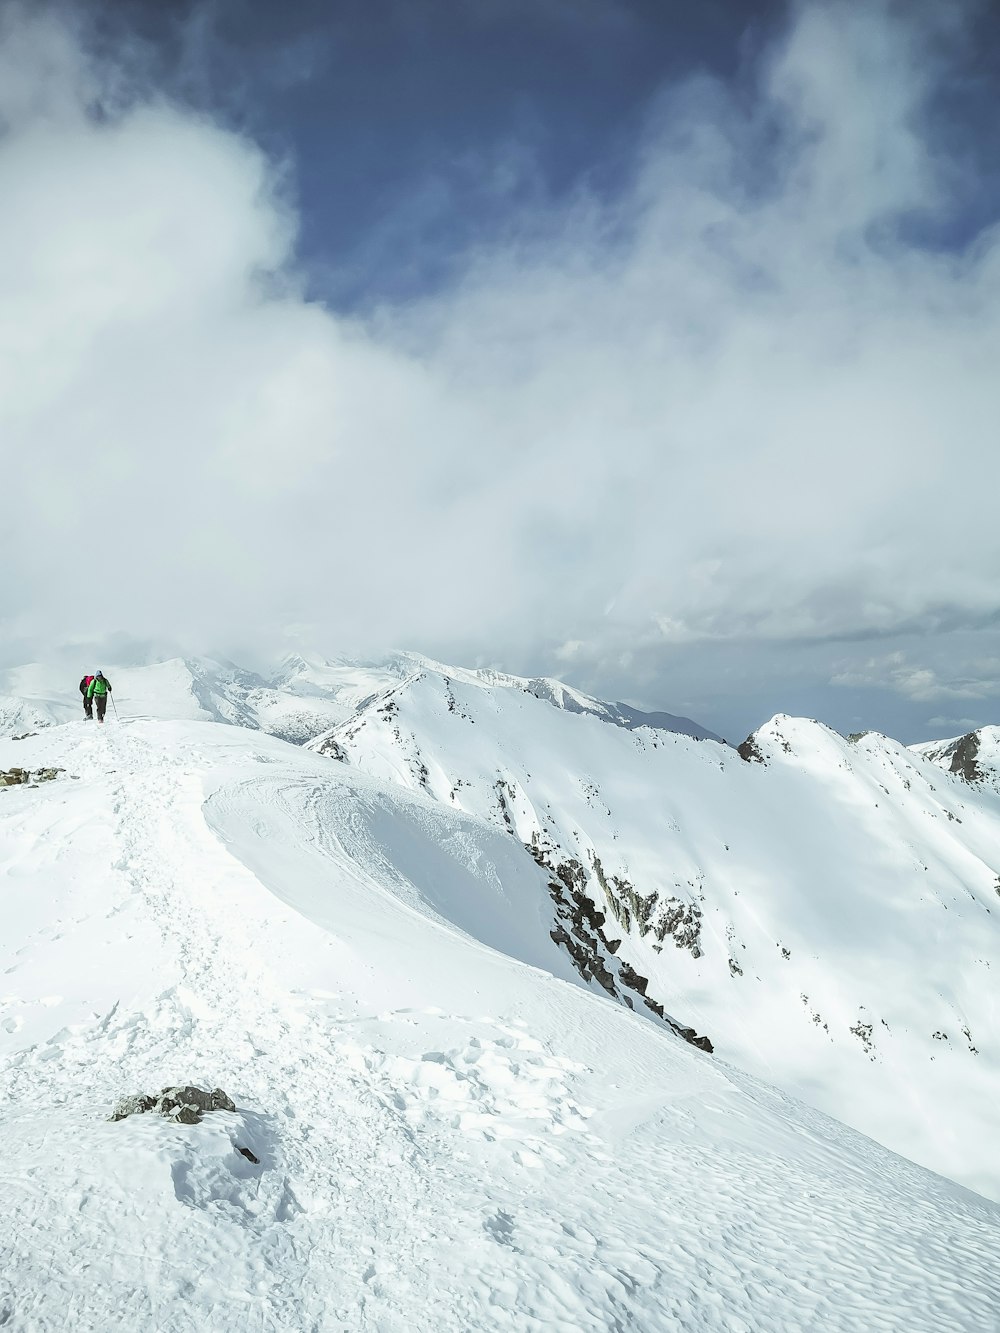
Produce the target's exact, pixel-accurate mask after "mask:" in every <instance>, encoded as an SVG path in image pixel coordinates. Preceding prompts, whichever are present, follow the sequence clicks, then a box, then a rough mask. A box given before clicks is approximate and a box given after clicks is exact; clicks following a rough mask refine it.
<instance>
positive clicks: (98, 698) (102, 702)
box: [94, 694, 108, 722]
mask: <svg viewBox="0 0 1000 1333" xmlns="http://www.w3.org/2000/svg"><path fill="white" fill-rule="evenodd" d="M94 703H95V704H97V720H98V722H103V721H104V714H105V713H106V712H107V708H108V696H107V695H106V694H95V695H94Z"/></svg>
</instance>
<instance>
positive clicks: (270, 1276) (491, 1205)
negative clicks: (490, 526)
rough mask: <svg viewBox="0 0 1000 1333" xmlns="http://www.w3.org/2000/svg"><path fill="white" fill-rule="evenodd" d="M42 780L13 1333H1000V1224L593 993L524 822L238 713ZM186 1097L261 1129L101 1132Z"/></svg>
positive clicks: (171, 726) (20, 806) (18, 911)
mask: <svg viewBox="0 0 1000 1333" xmlns="http://www.w3.org/2000/svg"><path fill="white" fill-rule="evenodd" d="M539 706H543V705H539ZM549 711H550V712H552V713H553V715H555V710H552V709H551V708H549ZM590 725H593V726H595V727H602V728H603V730H604V731H605V732H607V733H608V734H612V733H614V734H619V735H621V736H622V737H623V738H625V739H626V740H627V739H628V733H626V732H618V730H617V729H613V728H610V727H606V726H604V724H602V723H600V722H597V721H593V722H591V723H590ZM692 744H694V743H693V742H692ZM15 754H16V759H17V761H18V762H22V763H24V764H26V765H30V766H34V767H43V766H51V767H57V766H58V767H62V768H65V770H66V773H67V776H66V778H65V781H61V782H59V783H48V784H44V785H43V786H41V787H37V788H30V787H16V788H11V789H8V790H7V791H6V792H4V793H0V1053H2V1062H0V1142H2V1144H3V1152H2V1154H0V1199H2V1200H3V1212H4V1225H3V1227H0V1323H2V1327H3V1328H4V1330H5V1333H6V1330H8V1329H10V1330H11V1331H12V1333H29V1330H30V1333H48V1331H49V1330H53V1331H54V1330H63V1329H67V1328H71V1329H74V1330H95V1331H96V1330H101V1333H104V1331H105V1330H108V1329H117V1328H150V1329H168V1328H169V1329H170V1330H172V1331H175V1333H195V1331H196V1330H197V1333H201V1331H202V1330H204V1329H206V1328H218V1329H226V1330H227V1331H228V1330H234V1331H238V1333H243V1331H244V1330H245V1331H246V1333H257V1331H258V1330H261V1331H263V1330H267V1331H268V1333H271V1331H273V1330H278V1331H279V1333H301V1331H302V1330H313V1331H314V1333H320V1331H321V1330H322V1331H325V1330H333V1329H337V1330H341V1329H344V1330H350V1331H351V1333H353V1331H354V1330H378V1331H379V1333H382V1331H383V1330H384V1331H386V1333H394V1331H396V1333H403V1331H404V1330H405V1331H406V1333H424V1331H426V1333H452V1331H453V1333H469V1331H470V1330H478V1329H482V1330H493V1329H498V1328H507V1329H512V1330H548V1329H556V1328H565V1329H573V1330H584V1331H587V1330H590V1331H592V1333H598V1331H600V1333H605V1331H606V1330H609V1329H622V1330H624V1329H627V1328H636V1329H644V1330H645V1329H649V1330H660V1329H662V1330H681V1331H682V1333H695V1331H698V1333H700V1331H702V1330H711V1331H712V1333H715V1331H716V1330H718V1331H719V1333H722V1331H725V1333H731V1330H733V1329H737V1328H743V1329H752V1330H755V1331H756V1330H765V1329H766V1330H768V1333H799V1330H802V1329H804V1328H822V1329H824V1330H832V1331H833V1333H837V1331H840V1330H844V1331H846V1330H851V1331H852V1333H870V1331H872V1330H876V1331H877V1330H893V1331H895V1330H898V1329H900V1328H905V1329H907V1330H908V1333H939V1330H941V1329H945V1328H947V1329H949V1330H956V1331H963V1330H964V1331H968V1333H980V1330H984V1329H989V1328H991V1327H995V1316H996V1310H997V1308H1000V1285H998V1279H997V1276H996V1266H995V1254H996V1252H997V1249H998V1246H1000V1208H998V1207H997V1206H996V1205H994V1204H992V1203H989V1202H987V1201H986V1200H984V1199H982V1198H979V1197H977V1196H975V1195H973V1194H971V1193H969V1192H968V1191H966V1190H964V1189H962V1188H961V1187H959V1186H956V1185H953V1184H952V1183H950V1182H949V1181H946V1180H944V1179H942V1178H940V1177H938V1176H934V1175H931V1174H929V1173H928V1172H926V1171H924V1170H923V1169H921V1168H919V1167H917V1166H914V1165H912V1164H910V1163H908V1162H906V1161H904V1160H902V1159H900V1158H898V1157H895V1156H894V1155H893V1154H892V1153H890V1152H887V1151H886V1150H885V1149H883V1148H881V1147H879V1146H878V1145H877V1144H875V1143H874V1142H872V1141H870V1140H867V1139H864V1138H862V1137H861V1136H859V1135H858V1134H857V1133H855V1132H853V1131H851V1130H849V1129H847V1128H845V1127H843V1126H842V1125H839V1124H837V1123H835V1122H833V1121H831V1120H828V1119H827V1118H826V1117H825V1116H823V1115H822V1114H820V1113H819V1112H817V1111H813V1110H810V1109H808V1108H807V1107H805V1106H804V1105H802V1104H800V1103H797V1102H794V1101H792V1100H789V1099H788V1098H787V1097H785V1096H783V1095H781V1094H780V1093H777V1092H775V1091H773V1090H771V1089H769V1088H768V1087H767V1086H765V1085H763V1084H761V1083H759V1082H757V1081H756V1080H755V1079H753V1078H752V1077H750V1076H748V1075H745V1074H742V1073H739V1072H737V1071H736V1070H735V1069H733V1068H732V1067H730V1066H728V1065H726V1064H725V1063H723V1062H721V1061H719V1060H717V1059H715V1058H713V1057H709V1056H706V1055H704V1054H702V1053H700V1052H697V1051H694V1050H692V1049H691V1048H690V1047H689V1046H687V1045H685V1044H684V1043H683V1042H679V1041H677V1040H675V1039H674V1038H673V1037H671V1036H670V1035H669V1033H667V1032H665V1031H664V1030H663V1029H662V1028H659V1027H657V1026H654V1025H653V1024H651V1023H648V1022H646V1021H645V1020H643V1019H641V1018H640V1017H638V1016H637V1015H635V1014H632V1013H630V1012H628V1010H627V1009H625V1008H623V1007H622V1006H621V1005H617V1004H615V1003H613V1002H611V1001H610V1000H608V999H606V998H602V997H601V996H599V995H597V994H593V993H591V992H590V991H588V990H587V989H586V988H585V987H584V986H583V985H581V984H580V982H579V978H577V976H576V973H575V971H574V970H573V969H572V964H571V963H570V962H569V960H568V959H567V957H566V955H565V953H563V952H561V951H560V950H559V949H558V948H557V947H556V946H555V945H554V943H553V942H552V941H551V939H550V938H549V936H548V934H547V932H546V931H545V929H544V927H545V924H546V917H545V907H544V904H546V903H547V901H548V900H547V894H546V889H545V876H544V874H543V872H542V870H541V868H540V867H538V866H537V865H536V864H535V863H534V861H533V860H531V858H530V857H527V855H524V856H523V861H522V860H521V859H519V857H520V856H521V854H520V853H519V850H518V844H517V843H516V841H515V840H514V839H512V838H511V837H510V835H509V834H508V833H507V832H506V831H505V830H504V829H502V828H500V827H499V826H497V825H496V824H494V823H491V822H489V821H486V820H483V819H482V818H480V817H479V816H477V815H476V814H474V813H464V814H463V813H461V812H458V811H451V810H448V809H446V808H444V807H443V806H442V805H440V804H437V805H436V804H435V803H434V801H433V800H432V798H431V797H429V796H427V795H426V794H424V793H421V792H419V791H415V792H407V791H404V790H403V789H402V788H401V786H400V785H399V784H398V783H395V784H392V785H387V784H385V783H383V782H382V781H380V780H379V779H377V778H374V777H370V776H365V775H363V774H359V773H357V772H354V771H352V770H350V769H349V768H347V767H345V766H343V765H341V764H336V763H332V762H331V761H330V760H328V759H324V758H323V757H321V756H317V755H313V754H310V753H308V752H304V751H302V750H300V749H297V748H295V747H292V746H290V745H287V744H285V743H283V742H281V741H278V740H272V739H269V738H267V737H265V736H261V735H255V734H253V733H251V732H247V731H245V730H241V729H239V728H236V727H232V726H224V725H219V724H217V723H206V722H175V723H155V722H149V723H146V722H143V723H128V724H125V725H122V726H120V727H117V728H116V727H115V726H114V725H113V724H109V725H108V726H107V727H106V729H105V730H104V732H98V731H97V730H96V728H94V727H92V726H90V725H89V724H85V723H83V722H82V721H81V722H74V723H71V724H69V725H64V726H54V727H51V728H49V729H48V730H46V731H45V732H43V733H41V734H40V735H39V736H37V737H31V738H28V739H27V740H25V741H21V742H17V743H14V742H10V741H3V742H0V765H4V766H9V765H10V764H11V763H12V762H13V761H14V760H13V759H12V756H14V755H15ZM735 762H737V763H739V760H736V761H735ZM74 779H75V780H74ZM429 780H430V781H434V780H436V779H435V775H434V773H433V771H432V772H431V774H430V779H429ZM512 918H514V919H512ZM172 1084H180V1085H185V1084H195V1085H197V1086H200V1087H204V1088H211V1087H215V1086H219V1087H222V1088H224V1089H225V1090H226V1092H227V1093H228V1094H230V1095H231V1096H232V1098H233V1100H234V1102H235V1104H236V1108H237V1109H236V1111H235V1112H228V1111H212V1112H210V1113H207V1114H206V1115H205V1116H204V1118H203V1120H202V1122H201V1123H200V1124H196V1125H190V1126H185V1125H178V1124H173V1123H171V1122H169V1121H167V1120H164V1119H162V1118H160V1117H152V1116H133V1117H130V1118H128V1119H125V1120H123V1121H121V1122H120V1123H111V1122H110V1121H109V1120H108V1119H107V1118H106V1117H107V1116H108V1115H109V1114H110V1112H111V1109H112V1107H113V1105H114V1104H115V1102H116V1101H117V1099H118V1098H119V1097H120V1096H121V1095H123V1094H125V1093H130V1092H135V1091H137V1090H141V1089H147V1090H148V1089H155V1088H159V1087H165V1086H168V1085H172ZM241 1148H247V1149H248V1150H250V1151H251V1153H252V1154H253V1156H255V1157H256V1158H258V1159H259V1160H258V1161H257V1162H256V1163H255V1162H253V1161H252V1160H250V1159H249V1158H247V1157H246V1156H245V1155H244V1154H243V1153H242V1152H241V1151H240V1149H241Z"/></svg>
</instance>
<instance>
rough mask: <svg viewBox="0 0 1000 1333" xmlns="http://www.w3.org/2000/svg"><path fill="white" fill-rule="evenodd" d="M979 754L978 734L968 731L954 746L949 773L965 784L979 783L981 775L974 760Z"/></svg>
mask: <svg viewBox="0 0 1000 1333" xmlns="http://www.w3.org/2000/svg"><path fill="white" fill-rule="evenodd" d="M978 754H979V732H978V731H970V732H969V733H968V735H966V736H963V737H962V739H961V740H960V741H959V742H958V744H957V745H956V746H955V752H954V754H953V755H952V756H951V772H952V773H957V774H958V775H959V777H962V778H964V779H965V781H966V782H979V781H980V779H981V778H982V776H983V774H982V771H981V770H980V767H979V765H978V764H977V763H976V758H977V756H978Z"/></svg>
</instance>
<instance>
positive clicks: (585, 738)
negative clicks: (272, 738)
mask: <svg viewBox="0 0 1000 1333" xmlns="http://www.w3.org/2000/svg"><path fill="white" fill-rule="evenodd" d="M311 748H314V749H316V750H317V751H318V752H319V753H326V754H328V755H330V756H331V757H333V758H335V759H338V760H340V761H342V762H345V763H347V764H348V765H350V766H351V767H352V768H357V769H359V770H361V771H363V772H365V773H368V774H370V775H372V776H374V777H376V778H378V779H380V780H382V781H384V782H388V783H393V784H397V785H400V786H403V787H405V788H407V789H409V790H413V791H422V792H424V793H426V794H427V795H428V796H429V797H431V798H432V799H433V800H435V801H437V802H439V803H440V804H442V805H445V806H446V807H450V808H452V809H456V810H465V811H469V812H471V813H474V814H476V815H478V816H479V817H480V818H482V819H484V820H487V821H489V822H492V823H493V824H494V825H495V826H496V827H497V828H500V829H505V830H506V831H507V833H508V835H509V836H510V837H511V839H512V841H514V842H515V843H517V844H519V845H520V846H521V847H522V848H523V849H524V854H525V855H526V856H530V857H532V858H533V859H534V860H536V861H537V862H538V863H539V864H540V866H542V867H543V868H544V869H546V871H547V872H548V886H549V892H550V897H551V899H552V905H551V910H552V918H551V922H550V934H552V936H553V938H554V939H555V940H556V941H557V942H558V943H560V944H561V945H562V947H563V949H564V952H566V953H567V954H568V955H569V956H570V957H571V958H573V959H574V961H575V963H576V965H577V967H578V970H579V971H580V973H581V975H582V976H583V977H584V979H585V980H587V981H588V983H589V984H590V985H591V986H592V987H593V988H594V989H595V990H599V989H602V988H603V989H604V990H606V991H608V992H609V993H610V994H613V995H615V996H616V997H617V998H618V999H619V1000H621V1001H622V1002H623V1003H625V1004H627V1005H629V1006H630V1007H634V1008H635V1009H636V1010H637V1012H640V1013H644V1014H646V1015H647V1016H652V1017H656V1016H657V1013H658V1012H660V1011H662V1012H663V1013H665V1014H666V1015H667V1016H668V1017H672V1018H673V1019H674V1020H675V1021H676V1022H677V1023H678V1024H679V1025H681V1026H683V1027H685V1028H686V1029H688V1030H689V1034H690V1035H694V1034H698V1035H699V1036H702V1035H703V1036H705V1037H707V1038H708V1039H709V1041H710V1042H711V1043H712V1044H713V1045H714V1047H715V1049H716V1050H717V1051H718V1052H719V1053H721V1054H723V1055H725V1056H726V1057H727V1058H728V1059H731V1060H733V1061H734V1062H736V1063H738V1064H740V1065H741V1066H742V1067H745V1068H747V1069H749V1070H752V1071H753V1072H754V1073H756V1074H758V1075H759V1076H760V1077H763V1078H767V1079H769V1080H771V1081H774V1082H776V1083H777V1084H778V1085H779V1086H781V1087H783V1088H785V1089H786V1090H787V1091H789V1092H792V1093H794V1094H795V1095H798V1096H803V1097H806V1098H808V1100H810V1101H811V1102H813V1103H814V1104H816V1105H818V1106H820V1107H822V1108H823V1109H824V1110H826V1111H828V1112H829V1113H831V1114H835V1115H837V1116H838V1117H839V1118H842V1119H844V1120H846V1121H847V1122H848V1123H851V1124H853V1125H855V1126H856V1127H858V1128H861V1129H863V1130H864V1131H865V1132H868V1133H870V1134H872V1135H873V1136H875V1137H877V1138H878V1139H880V1140H881V1141H882V1142H885V1143H887V1144H888V1145H890V1146H892V1147H894V1148H896V1149H897V1150H899V1151H901V1152H904V1153H905V1154H907V1155H908V1156H912V1157H913V1158H915V1159H916V1160H918V1161H921V1162H923V1163H925V1164H926V1165H929V1166H932V1167H933V1168H935V1169H937V1170H940V1171H942V1172H944V1173H946V1174H948V1175H951V1176H953V1177H956V1178H958V1179H961V1180H963V1181H964V1182H965V1183H967V1184H970V1185H971V1186H973V1187H975V1188H977V1189H980V1190H982V1191H985V1192H987V1193H989V1194H991V1195H993V1196H994V1197H996V1196H998V1195H1000V1149H998V1146H997V1144H996V1141H995V1136H994V1135H993V1132H992V1127H991V1126H992V1119H993V1112H992V1108H993V1106H994V1105H995V1104H996V1101H997V1098H998V1096H1000V1045H998V1043H997V1041H996V1038H995V1021H994V998H993V997H994V993H995V977H996V976H997V975H998V972H1000V932H998V926H1000V801H998V798H997V793H996V792H994V791H993V790H992V789H988V790H981V789H979V788H977V789H975V790H972V789H970V787H969V786H968V784H966V783H964V782H962V781H961V780H960V779H959V778H957V777H952V776H950V775H948V774H945V773H942V771H941V768H940V767H939V766H938V765H937V764H936V763H934V762H931V761H930V760H928V759H927V758H925V757H922V756H921V755H919V754H916V753H914V752H913V751H912V750H908V749H906V748H905V747H903V746H901V745H898V744H897V743H895V742H893V741H890V740H887V739H886V738H884V737H880V736H876V735H874V734H868V735H865V736H863V737H860V738H858V739H857V740H855V741H849V740H847V739H845V738H843V737H841V736H838V735H837V734H836V733H835V732H832V731H830V730H829V729H828V728H826V727H824V726H822V725H821V724H819V723H814V722H808V721H804V720H797V719H791V718H787V717H777V718H775V719H773V720H772V721H771V722H770V723H768V724H767V725H766V726H764V727H762V728H761V729H760V730H759V731H758V732H756V733H755V734H754V736H753V737H751V738H749V740H748V742H747V743H745V744H744V746H742V747H741V752H740V754H737V753H736V752H735V751H734V750H731V749H729V748H728V747H723V746H721V745H716V744H713V743H712V742H700V743H699V742H696V741H693V740H690V739H689V738H687V737H684V736H678V735H670V734H665V733H662V732H654V731H649V730H646V729H641V730H638V731H635V732H629V731H625V730H623V729H621V728H618V727H608V726H606V725H604V724H602V723H600V722H598V721H597V720H596V719H594V718H593V717H588V716H586V715H580V714H574V713H570V712H566V711H564V710H555V709H552V708H551V707H549V706H547V705H546V704H545V703H542V702H541V701H539V700H538V699H537V698H535V697H533V696H532V695H531V694H530V693H525V692H523V691H522V692H513V691H508V690H496V689H493V688H491V687H490V686H489V684H487V683H486V682H485V681H484V680H482V679H481V678H478V679H472V678H470V679H467V680H465V681H462V680H459V679H458V678H457V677H456V676H455V674H454V673H449V674H448V675H441V674H438V673H436V672H431V671H429V670H428V671H424V672H422V673H420V674H419V675H418V676H415V677H412V678H411V679H409V680H407V681H405V682H402V683H401V684H399V685H397V686H395V687H394V688H393V689H392V690H391V691H388V692H386V693H385V694H384V695H383V696H381V697H380V698H379V699H378V700H376V701H373V702H372V703H371V704H370V705H369V706H368V707H367V708H364V709H362V710H361V711H360V712H359V714H358V715H357V716H355V717H354V718H352V719H351V720H350V721H348V722H346V723H344V724H342V725H341V726H340V727H338V728H335V729H334V730H333V731H331V732H330V733H329V734H328V735H327V736H325V737H323V738H321V739H319V740H317V741H315V742H313V743H312V746H311ZM741 756H745V757H741ZM901 1086H902V1087H905V1088H906V1090H907V1091H906V1098H907V1106H908V1113H907V1114H906V1115H904V1116H901V1115H900V1114H899V1097H900V1087H901Z"/></svg>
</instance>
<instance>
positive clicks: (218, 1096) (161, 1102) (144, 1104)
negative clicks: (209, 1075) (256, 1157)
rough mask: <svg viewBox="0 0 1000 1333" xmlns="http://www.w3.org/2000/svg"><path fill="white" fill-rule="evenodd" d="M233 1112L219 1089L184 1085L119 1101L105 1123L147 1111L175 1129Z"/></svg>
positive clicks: (229, 1101)
mask: <svg viewBox="0 0 1000 1333" xmlns="http://www.w3.org/2000/svg"><path fill="white" fill-rule="evenodd" d="M235 1110H236V1106H235V1104H234V1102H233V1100H232V1098H230V1097H227V1096H226V1094H225V1093H224V1092H223V1091H222V1089H221V1088H213V1089H212V1091H211V1092H206V1091H205V1090H204V1088H195V1087H192V1086H189V1085H185V1086H184V1087H173V1088H164V1089H163V1091H162V1092H160V1093H157V1095H156V1096H150V1095H149V1094H148V1093H143V1092H138V1093H133V1094H132V1095H131V1096H129V1097H122V1098H121V1100H120V1101H118V1102H117V1103H116V1105H115V1109H114V1110H113V1111H112V1113H111V1115H110V1116H109V1117H108V1119H109V1120H124V1119H125V1118H126V1117H127V1116H130V1115H144V1114H145V1113H146V1112H147V1111H153V1112H155V1114H157V1115H162V1116H164V1117H165V1118H166V1119H167V1120H172V1121H174V1123H175V1124H178V1125H197V1124H198V1122H199V1121H200V1120H201V1118H202V1116H203V1115H204V1114H205V1113H206V1112H207V1111H235Z"/></svg>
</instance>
